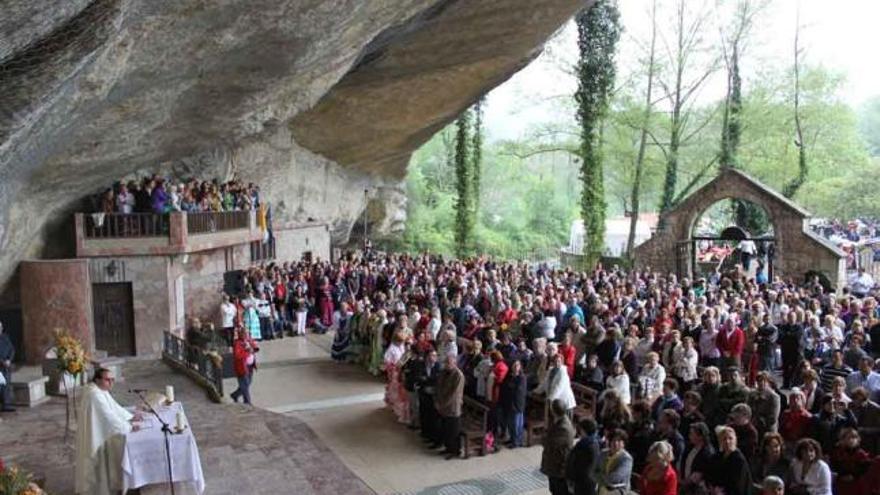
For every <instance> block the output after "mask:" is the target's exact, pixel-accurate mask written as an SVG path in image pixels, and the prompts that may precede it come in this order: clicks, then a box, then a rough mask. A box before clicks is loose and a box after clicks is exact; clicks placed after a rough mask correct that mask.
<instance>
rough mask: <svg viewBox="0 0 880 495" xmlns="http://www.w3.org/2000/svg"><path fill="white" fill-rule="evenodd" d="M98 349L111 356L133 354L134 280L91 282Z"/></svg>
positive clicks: (96, 345)
mask: <svg viewBox="0 0 880 495" xmlns="http://www.w3.org/2000/svg"><path fill="white" fill-rule="evenodd" d="M92 302H93V307H94V310H95V348H96V349H98V350H102V351H107V354H108V355H110V356H133V355H134V354H135V350H134V310H133V309H132V298H131V283H130V282H124V283H114V284H92Z"/></svg>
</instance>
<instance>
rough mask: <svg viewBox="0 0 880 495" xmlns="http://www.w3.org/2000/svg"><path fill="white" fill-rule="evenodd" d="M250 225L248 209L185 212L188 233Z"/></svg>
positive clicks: (206, 232) (232, 228) (242, 227)
mask: <svg viewBox="0 0 880 495" xmlns="http://www.w3.org/2000/svg"><path fill="white" fill-rule="evenodd" d="M249 226H250V211H248V210H238V211H203V212H191V213H187V214H186V228H187V232H189V233H190V234H210V233H213V232H219V231H223V230H235V229H246V228H248V227H249Z"/></svg>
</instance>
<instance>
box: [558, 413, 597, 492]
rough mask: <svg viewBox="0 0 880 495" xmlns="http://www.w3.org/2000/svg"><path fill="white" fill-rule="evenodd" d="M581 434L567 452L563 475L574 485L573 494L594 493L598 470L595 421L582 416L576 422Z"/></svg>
mask: <svg viewBox="0 0 880 495" xmlns="http://www.w3.org/2000/svg"><path fill="white" fill-rule="evenodd" d="M578 426H579V427H580V429H581V432H582V433H583V436H582V437H581V439H580V440H578V443H576V444H575V446H574V448H572V449H571V452H569V454H568V460H567V461H566V467H565V477H566V479H568V481H570V482H571V484H572V485H574V495H596V489H597V481H596V475H597V473H598V472H599V457H600V456H601V454H602V451H601V449H600V448H599V439H598V438H597V437H596V430H597V429H598V428H597V426H596V422H595V421H594V420H593V419H592V418H584V419H582V420H581V422H580V423H579V424H578Z"/></svg>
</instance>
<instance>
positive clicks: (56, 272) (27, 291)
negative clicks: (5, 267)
mask: <svg viewBox="0 0 880 495" xmlns="http://www.w3.org/2000/svg"><path fill="white" fill-rule="evenodd" d="M21 272H22V284H21V298H22V313H23V314H22V316H23V319H24V321H23V323H24V328H26V329H27V331H26V332H24V342H23V344H24V351H25V361H26V362H27V363H28V364H38V363H40V362H42V360H43V357H44V355H45V353H46V351H47V350H48V349H49V348H51V347H52V346H53V332H54V330H55V329H64V330H67V331H69V332H70V333H71V334H72V335H73V336H74V337H77V338H78V339H79V340H80V342H82V343H83V344H84V346H85V349H86V351H87V352H89V353H91V352H92V351H94V348H95V335H94V333H93V330H92V329H93V328H94V325H93V322H92V319H93V315H92V287H91V281H90V277H89V269H88V263H87V262H86V260H54V261H25V262H23V263H22V264H21Z"/></svg>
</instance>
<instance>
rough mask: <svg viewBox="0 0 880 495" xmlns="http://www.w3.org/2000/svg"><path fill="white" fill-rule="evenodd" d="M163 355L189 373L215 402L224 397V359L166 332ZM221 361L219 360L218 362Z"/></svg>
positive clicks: (178, 367) (166, 359)
mask: <svg viewBox="0 0 880 495" xmlns="http://www.w3.org/2000/svg"><path fill="white" fill-rule="evenodd" d="M162 357H163V358H164V360H165V362H166V363H168V364H170V365H172V366H174V367H175V368H177V369H179V370H181V371H183V372H184V373H186V374H187V375H189V376H190V377H191V378H192V379H193V380H195V382H196V383H198V384H199V385H200V386H202V387H203V388H204V389H205V390H206V391H207V392H208V395H209V396H210V397H211V399H212V400H214V401H215V402H220V401H221V400H222V398H223V359H222V358H220V359H219V360H218V359H217V356H212V355H211V354H209V353H207V352H205V350H204V349H200V348H198V347H194V346H191V345H189V344H187V343H186V341H185V340H183V339H182V338H180V337H178V336H176V335H174V334H172V333H171V332H165V338H164V341H163V349H162ZM218 361H219V362H218Z"/></svg>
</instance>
